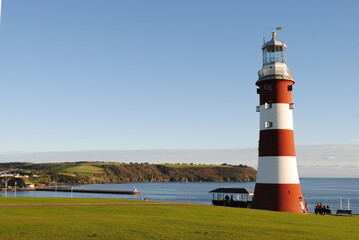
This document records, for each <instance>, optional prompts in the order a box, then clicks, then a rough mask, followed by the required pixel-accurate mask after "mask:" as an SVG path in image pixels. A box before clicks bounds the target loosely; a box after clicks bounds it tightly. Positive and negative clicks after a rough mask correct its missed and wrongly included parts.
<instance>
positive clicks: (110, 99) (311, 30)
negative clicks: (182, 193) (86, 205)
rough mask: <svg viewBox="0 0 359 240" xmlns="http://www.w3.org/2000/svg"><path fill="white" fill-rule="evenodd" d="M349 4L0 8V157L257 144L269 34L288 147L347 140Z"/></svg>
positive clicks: (351, 133)
mask: <svg viewBox="0 0 359 240" xmlns="http://www.w3.org/2000/svg"><path fill="white" fill-rule="evenodd" d="M357 9H359V3H358V2H357V1H340V2H339V1H330V2H329V1H291V2H289V1H275V2H268V1H237V0H236V1H234V0H233V1H230V0H224V1H213V0H206V1H204V0H201V1H196V0H181V1H180V0H177V1H176V0H173V1H165V0H163V1H159V0H152V1H147V0H142V1H140V0H139V1H130V0H128V1H118V0H106V1H99V0H96V1H95V0H61V1H60V0H51V1H49V0H12V1H10V0H3V9H2V10H3V13H2V22H1V25H0V79H1V80H0V112H1V117H0V136H1V138H0V153H8V152H42V151H45V152H46V151H77V150H136V149H228V148H252V147H256V146H257V141H258V122H259V114H258V113H256V111H255V106H256V105H258V95H257V94H256V86H255V82H256V80H257V71H258V70H260V68H261V67H262V63H261V46H262V44H263V37H265V39H266V40H269V39H270V36H271V28H272V27H273V26H281V27H283V30H282V31H281V32H279V33H278V39H280V40H282V41H284V42H285V43H286V44H287V46H288V51H287V59H288V60H287V63H288V66H289V67H290V68H291V69H293V71H294V75H293V76H294V78H295V80H296V84H295V86H294V92H293V94H294V102H295V104H296V109H295V112H294V126H295V136H296V144H297V145H324V144H359V137H358V133H359V124H358V120H359V111H358V107H357V104H358V100H357V95H358V89H359V83H358V56H359V46H358V37H359V36H358V35H359V31H358V29H359V17H358V16H359V15H358V14H357Z"/></svg>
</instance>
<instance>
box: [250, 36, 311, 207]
mask: <svg viewBox="0 0 359 240" xmlns="http://www.w3.org/2000/svg"><path fill="white" fill-rule="evenodd" d="M272 36H273V37H272V39H271V40H270V41H269V42H267V43H265V44H264V45H263V47H262V50H263V67H262V70H260V71H259V72H258V76H259V79H258V81H257V82H256V85H257V86H258V93H259V94H260V101H259V102H260V106H259V107H257V111H259V112H260V132H259V148H258V149H259V154H258V156H259V158H258V172H257V181H256V186H255V190H254V197H253V204H252V207H253V208H256V209H265V210H274V211H284V212H296V213H307V208H306V207H305V204H304V198H303V194H302V190H301V187H300V182H299V177H298V169H297V160H296V155H295V145H294V131H293V113H292V111H293V109H294V104H293V102H292V89H293V87H292V85H293V84H294V80H293V78H292V71H291V70H290V69H289V68H288V67H287V65H286V56H285V50H286V48H287V46H286V45H285V44H284V43H283V42H282V41H279V40H277V39H276V38H275V36H276V34H275V33H273V35H272Z"/></svg>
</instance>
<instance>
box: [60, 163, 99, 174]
mask: <svg viewBox="0 0 359 240" xmlns="http://www.w3.org/2000/svg"><path fill="white" fill-rule="evenodd" d="M62 171H65V172H68V173H74V172H77V173H78V174H81V175H84V176H93V174H94V173H104V171H103V169H102V168H100V167H95V166H89V165H80V166H75V167H69V168H65V169H63V170H62Z"/></svg>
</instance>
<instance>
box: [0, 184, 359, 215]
mask: <svg viewBox="0 0 359 240" xmlns="http://www.w3.org/2000/svg"><path fill="white" fill-rule="evenodd" d="M300 182H301V186H302V192H303V196H304V198H305V201H306V202H307V203H308V210H309V211H310V212H313V211H314V207H315V204H316V203H318V202H321V203H323V204H325V205H328V206H330V208H331V209H332V212H335V211H336V210H337V209H351V210H352V213H353V214H359V178H302V179H300ZM62 186H66V185H62ZM254 186H255V182H187V183H182V182H181V183H176V182H166V183H163V182H148V183H146V182H133V183H120V184H90V185H74V186H73V187H74V188H79V189H96V190H134V189H137V190H138V191H139V192H141V195H122V194H100V193H77V192H73V193H70V192H41V191H17V192H16V197H74V198H75V197H76V198H119V199H133V200H144V199H147V200H150V201H164V202H187V203H199V204H205V205H211V204H212V195H211V194H210V193H208V192H209V191H211V190H214V189H216V188H219V187H235V188H248V189H252V190H254ZM1 194H2V196H4V195H5V193H4V192H2V193H1ZM7 196H8V197H15V192H12V191H11V192H10V191H8V192H7Z"/></svg>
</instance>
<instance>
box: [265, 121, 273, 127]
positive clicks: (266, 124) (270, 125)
mask: <svg viewBox="0 0 359 240" xmlns="http://www.w3.org/2000/svg"><path fill="white" fill-rule="evenodd" d="M264 126H265V127H266V128H271V127H273V122H265V123H264Z"/></svg>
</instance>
